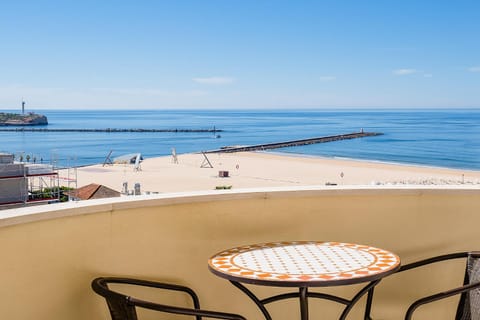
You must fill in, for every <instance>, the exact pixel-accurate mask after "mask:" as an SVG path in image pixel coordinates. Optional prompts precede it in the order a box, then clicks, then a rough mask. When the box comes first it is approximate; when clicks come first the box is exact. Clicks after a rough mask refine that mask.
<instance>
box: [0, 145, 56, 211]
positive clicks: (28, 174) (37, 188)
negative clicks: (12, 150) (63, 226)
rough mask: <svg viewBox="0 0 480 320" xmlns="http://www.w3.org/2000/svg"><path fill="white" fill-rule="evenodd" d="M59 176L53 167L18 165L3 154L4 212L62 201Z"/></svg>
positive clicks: (0, 197)
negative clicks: (19, 206)
mask: <svg viewBox="0 0 480 320" xmlns="http://www.w3.org/2000/svg"><path fill="white" fill-rule="evenodd" d="M59 197H60V184H59V177H58V172H56V171H55V170H54V168H53V166H51V165H47V164H33V163H16V162H14V157H13V155H11V154H0V208H7V207H12V206H18V205H30V204H39V203H45V202H52V201H58V200H59Z"/></svg>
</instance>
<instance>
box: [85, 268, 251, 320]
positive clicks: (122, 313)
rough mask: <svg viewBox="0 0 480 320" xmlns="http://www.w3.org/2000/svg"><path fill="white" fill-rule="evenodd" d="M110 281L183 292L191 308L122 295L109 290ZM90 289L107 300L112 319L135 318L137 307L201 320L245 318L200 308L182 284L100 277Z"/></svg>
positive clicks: (132, 319)
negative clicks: (204, 319)
mask: <svg viewBox="0 0 480 320" xmlns="http://www.w3.org/2000/svg"><path fill="white" fill-rule="evenodd" d="M112 283H117V284H126V285H133V286H143V287H151V288H158V289H165V290H173V291H180V292H184V293H187V294H188V295H189V296H190V297H191V298H192V301H193V308H182V307H176V306H170V305H164V304H158V303H154V302H150V301H145V300H140V299H137V298H134V297H132V296H128V295H124V294H122V293H119V292H116V291H113V290H111V289H110V288H109V287H108V285H109V284H112ZM92 289H93V291H95V292H96V293H98V294H99V295H101V296H102V297H104V298H105V300H106V301H107V305H108V309H109V310H110V315H111V316H112V320H137V319H138V318H137V307H138V308H145V309H150V310H155V311H160V312H164V313H170V314H181V315H190V316H195V318H196V320H201V319H202V317H204V318H215V319H227V320H245V318H244V317H242V316H240V315H237V314H232V313H224V312H216V311H208V310H202V309H200V302H199V299H198V296H197V295H196V294H195V292H194V291H193V290H192V289H190V288H188V287H184V286H179V285H174V284H167V283H160V282H154V281H147V280H139V279H131V278H113V277H101V278H96V279H94V280H93V281H92Z"/></svg>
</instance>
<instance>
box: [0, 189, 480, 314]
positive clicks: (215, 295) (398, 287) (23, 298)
mask: <svg viewBox="0 0 480 320" xmlns="http://www.w3.org/2000/svg"><path fill="white" fill-rule="evenodd" d="M0 217H1V220H0V247H1V257H2V258H1V264H0V310H1V314H2V316H1V318H2V319H18V320H21V319H25V320H27V319H49V320H56V319H58V320H60V319H62V320H63V319H71V320H76V319H93V320H96V319H107V318H108V313H107V309H106V305H105V303H104V301H103V300H102V299H101V298H100V297H99V296H97V295H95V294H94V293H93V291H92V290H91V288H90V281H91V280H92V279H93V278H95V277H97V276H107V275H108V276H131V277H139V278H145V279H153V280H160V281H166V282H174V283H179V284H184V285H188V286H190V287H192V288H194V289H195V290H196V291H197V292H198V293H199V295H200V297H201V302H202V303H203V306H204V307H206V308H209V309H220V310H223V311H229V312H236V313H241V314H243V315H245V316H246V317H248V319H261V314H260V313H259V312H258V311H257V309H256V308H255V307H254V306H253V304H252V303H251V302H250V301H249V300H248V298H247V297H246V296H245V295H244V294H243V293H241V292H240V291H239V290H238V289H236V288H234V287H233V286H232V285H231V284H229V283H228V281H226V280H223V279H220V278H218V277H216V276H214V275H213V274H211V273H210V272H209V271H208V269H207V260H208V258H209V257H210V256H211V255H213V254H214V253H216V252H218V251H221V250H223V249H227V248H230V247H234V246H238V245H243V244H251V243H258V242H270V241H281V240H325V241H340V242H353V243H361V244H368V245H372V246H376V247H380V248H384V249H388V250H391V251H393V252H395V253H397V254H398V255H399V256H400V257H401V258H402V261H403V262H410V261H413V260H416V259H419V258H425V257H428V256H432V255H436V254H442V253H447V252H452V251H461V250H473V249H480V237H479V236H478V234H479V231H478V230H479V228H478V226H479V225H480V190H478V189H472V190H468V189H433V190H432V189H350V190H349V189H329V190H324V189H318V190H315V189H276V190H275V189H272V190H257V191H252V190H251V191H243V192H233V191H226V192H223V193H213V192H208V193H205V194H183V195H178V194H177V195H159V196H156V197H150V198H146V197H145V198H144V197H130V198H126V199H125V198H122V199H116V200H94V201H85V202H78V203H68V204H60V205H52V206H41V207H31V208H24V209H17V210H4V211H3V212H2V213H1V214H0ZM462 272H463V266H461V265H459V264H457V263H449V264H448V265H447V266H446V269H445V270H440V269H438V268H429V269H427V271H426V272H421V273H420V272H419V273H409V274H408V275H407V274H405V275H401V276H400V275H395V276H392V277H390V278H388V279H386V280H384V281H383V282H382V283H381V284H380V286H379V287H377V290H376V294H377V297H376V300H375V305H374V310H373V315H374V316H375V318H376V319H398V318H401V317H402V314H403V312H404V311H405V308H406V306H407V305H408V303H409V302H411V301H412V300H413V299H415V298H416V297H419V296H420V295H422V294H424V293H426V292H429V291H431V290H435V289H444V288H446V287H448V286H449V285H455V284H459V283H460V282H461V280H462ZM440 280H441V281H440ZM440 282H442V283H443V285H442V284H439V283H440ZM410 285H414V286H416V287H415V288H410V287H409V286H410ZM418 285H421V286H420V287H418ZM250 288H251V289H252V290H253V291H254V292H255V293H258V294H259V295H261V296H264V295H268V294H272V293H274V292H275V293H277V292H284V291H283V290H281V289H276V288H268V287H259V286H251V287H250ZM355 289H358V287H354V288H352V287H340V288H328V289H327V292H330V293H332V292H333V293H339V294H343V295H346V296H347V297H349V296H351V295H352V294H353V292H354V290H355ZM148 297H149V298H158V299H160V297H153V296H152V297H151V296H150V293H149V294H148ZM161 299H164V298H163V297H162V298H161ZM165 299H167V300H168V301H170V300H172V301H174V302H175V303H183V300H184V298H183V297H180V298H177V297H175V298H170V297H165ZM162 301H163V300H162ZM454 303H455V301H454V300H451V301H449V303H447V304H438V305H436V306H435V307H429V308H424V309H422V310H420V311H419V314H418V315H419V316H421V315H424V316H425V318H426V319H447V318H450V319H451V318H452V317H451V313H452V308H453V307H452V305H453V304H454ZM363 306H364V300H362V302H361V303H359V304H358V306H357V307H356V308H355V310H354V312H353V314H352V316H351V317H350V318H349V319H360V318H361V311H362V308H363ZM269 309H270V310H271V312H272V315H273V317H274V319H285V320H287V319H288V320H290V319H298V317H299V316H298V314H299V311H298V304H297V301H289V302H277V303H274V304H272V305H271V306H270V307H269ZM339 310H340V309H339V308H338V307H337V306H336V305H334V304H332V303H331V302H328V303H324V302H317V301H312V302H311V304H310V312H311V313H312V314H317V315H323V316H324V317H325V318H326V319H328V318H333V317H334V316H336V315H338V313H339ZM144 316H145V319H154V315H152V314H150V313H146V314H144ZM157 318H158V317H157ZM312 318H313V317H312Z"/></svg>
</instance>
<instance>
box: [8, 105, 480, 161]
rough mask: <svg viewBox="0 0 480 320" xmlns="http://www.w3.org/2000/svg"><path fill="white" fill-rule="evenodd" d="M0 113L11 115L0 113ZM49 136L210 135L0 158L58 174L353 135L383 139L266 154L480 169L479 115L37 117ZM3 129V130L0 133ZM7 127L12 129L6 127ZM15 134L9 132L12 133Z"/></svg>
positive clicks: (96, 140) (17, 146)
mask: <svg viewBox="0 0 480 320" xmlns="http://www.w3.org/2000/svg"><path fill="white" fill-rule="evenodd" d="M0 112H16V111H14V110H0ZM35 112H36V113H41V114H44V115H46V116H47V117H48V121H49V124H48V126H44V127H45V128H48V129H65V128H69V129H106V128H112V129H167V130H175V129H194V130H197V129H214V128H215V129H216V130H221V131H217V132H215V133H213V132H0V152H7V153H13V154H15V157H16V159H17V160H18V159H19V158H20V157H22V158H23V159H26V157H27V155H28V156H29V158H30V162H33V161H34V160H35V162H36V163H40V162H42V163H53V164H55V165H56V166H59V167H66V166H84V165H91V164H98V163H103V162H104V161H105V159H106V158H107V156H108V155H109V154H110V158H114V157H117V156H121V155H124V154H130V153H141V154H142V156H143V157H144V158H150V157H158V156H167V155H171V154H172V150H173V149H174V150H175V152H176V153H177V154H182V153H191V152H201V151H208V150H213V149H218V148H221V147H225V146H239V145H242V146H244V145H256V144H264V143H273V142H282V141H289V140H297V139H306V138H313V137H322V136H330V135H338V134H345V133H352V132H359V131H361V130H363V131H365V132H367V131H368V132H377V133H382V135H379V136H374V137H366V138H360V139H352V140H340V141H334V142H328V143H320V144H312V145H305V146H297V147H287V148H282V149H275V150H271V151H265V152H275V153H284V154H289V155H299V156H309V157H324V158H341V159H358V160H368V161H377V162H386V163H397V164H408V165H412V164H413V165H420V166H427V167H445V168H455V169H464V170H480V109H448V110H447V109H435V110H434V109H363V110H358V109H352V110H349V109H336V110H334V109H319V110H35ZM2 128H6V127H2ZM8 128H11V127H8ZM13 128H14V127H13Z"/></svg>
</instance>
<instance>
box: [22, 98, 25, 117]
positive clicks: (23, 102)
mask: <svg viewBox="0 0 480 320" xmlns="http://www.w3.org/2000/svg"><path fill="white" fill-rule="evenodd" d="M22 114H25V101H24V100H23V99H22Z"/></svg>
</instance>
